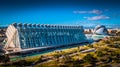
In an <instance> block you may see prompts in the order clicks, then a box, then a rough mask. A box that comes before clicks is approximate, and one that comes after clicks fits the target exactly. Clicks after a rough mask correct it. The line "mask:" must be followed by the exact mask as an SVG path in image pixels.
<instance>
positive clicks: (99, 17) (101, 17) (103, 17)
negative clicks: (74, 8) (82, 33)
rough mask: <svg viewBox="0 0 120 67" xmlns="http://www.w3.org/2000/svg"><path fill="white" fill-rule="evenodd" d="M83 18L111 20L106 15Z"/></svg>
mask: <svg viewBox="0 0 120 67" xmlns="http://www.w3.org/2000/svg"><path fill="white" fill-rule="evenodd" d="M83 18H87V20H102V19H109V18H110V17H108V16H104V15H100V16H93V17H83Z"/></svg>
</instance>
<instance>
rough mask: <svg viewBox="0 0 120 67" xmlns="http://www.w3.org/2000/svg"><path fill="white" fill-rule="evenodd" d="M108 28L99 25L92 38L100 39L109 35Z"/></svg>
mask: <svg viewBox="0 0 120 67" xmlns="http://www.w3.org/2000/svg"><path fill="white" fill-rule="evenodd" d="M108 34H109V33H108V30H107V28H106V27H105V26H104V25H97V26H96V27H95V29H94V32H93V35H92V38H93V40H100V39H103V38H105V37H106V36H108Z"/></svg>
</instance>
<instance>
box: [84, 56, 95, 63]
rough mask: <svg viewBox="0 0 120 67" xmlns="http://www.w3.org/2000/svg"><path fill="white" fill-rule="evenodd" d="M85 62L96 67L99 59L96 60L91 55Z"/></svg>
mask: <svg viewBox="0 0 120 67" xmlns="http://www.w3.org/2000/svg"><path fill="white" fill-rule="evenodd" d="M83 60H84V62H86V63H90V64H92V65H95V64H96V62H97V58H94V57H93V56H92V55H91V54H87V55H86V56H85V57H84V58H83Z"/></svg>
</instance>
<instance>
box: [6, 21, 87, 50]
mask: <svg viewBox="0 0 120 67" xmlns="http://www.w3.org/2000/svg"><path fill="white" fill-rule="evenodd" d="M83 32H84V30H83V27H82V26H62V25H44V24H22V23H19V24H17V23H13V24H11V25H9V26H8V28H7V31H6V36H7V42H6V44H5V46H4V48H5V49H6V50H7V51H9V52H18V51H26V50H34V49H41V48H46V47H55V46H61V45H68V44H77V43H82V42H86V37H85V35H84V33H83Z"/></svg>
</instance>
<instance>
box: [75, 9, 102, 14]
mask: <svg viewBox="0 0 120 67" xmlns="http://www.w3.org/2000/svg"><path fill="white" fill-rule="evenodd" d="M73 13H77V14H84V13H88V14H101V13H102V11H100V10H97V9H94V10H91V11H79V10H77V11H73Z"/></svg>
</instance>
